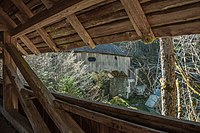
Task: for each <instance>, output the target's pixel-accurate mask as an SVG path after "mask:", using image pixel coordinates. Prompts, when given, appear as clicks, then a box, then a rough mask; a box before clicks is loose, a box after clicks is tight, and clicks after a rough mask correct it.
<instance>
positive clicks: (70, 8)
mask: <svg viewBox="0 0 200 133" xmlns="http://www.w3.org/2000/svg"><path fill="white" fill-rule="evenodd" d="M104 1H106V0H73V1H71V0H64V1H62V2H58V3H57V4H56V5H55V6H53V7H52V8H50V9H48V10H45V11H43V12H41V13H38V14H37V15H35V16H33V17H32V18H31V19H29V20H28V21H27V22H26V23H25V24H23V25H20V26H18V27H17V28H15V29H13V30H12V31H10V33H11V36H21V35H24V34H26V33H29V32H31V31H34V30H36V29H39V28H42V27H44V26H46V25H48V24H51V23H53V22H55V21H58V20H60V19H62V18H64V17H66V16H69V15H71V14H74V13H76V12H78V11H80V10H82V9H85V8H88V7H91V6H93V5H96V4H98V3H101V2H104ZM44 14H45V15H44Z"/></svg>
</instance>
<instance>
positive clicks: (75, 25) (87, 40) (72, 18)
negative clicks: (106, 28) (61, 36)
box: [67, 14, 96, 48]
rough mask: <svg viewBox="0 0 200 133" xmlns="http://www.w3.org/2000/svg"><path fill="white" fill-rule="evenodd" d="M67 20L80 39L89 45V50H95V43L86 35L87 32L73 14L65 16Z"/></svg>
mask: <svg viewBox="0 0 200 133" xmlns="http://www.w3.org/2000/svg"><path fill="white" fill-rule="evenodd" d="M67 20H68V21H69V22H70V24H71V25H72V27H73V28H74V29H75V31H76V32H77V33H78V35H79V36H80V37H81V39H82V40H83V41H84V42H85V43H86V44H89V46H90V47H91V48H95V46H96V45H95V43H94V41H93V40H92V38H91V36H90V35H89V34H88V32H87V31H86V30H85V28H84V27H83V25H82V24H81V22H80V21H79V20H78V18H77V17H76V15H75V14H72V15H69V16H67Z"/></svg>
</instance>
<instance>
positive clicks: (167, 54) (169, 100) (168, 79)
mask: <svg viewBox="0 0 200 133" xmlns="http://www.w3.org/2000/svg"><path fill="white" fill-rule="evenodd" d="M160 56H161V71H162V79H161V106H162V111H161V112H162V115H164V116H172V117H176V79H175V58H174V47H173V42H172V38H171V37H166V38H162V39H160Z"/></svg>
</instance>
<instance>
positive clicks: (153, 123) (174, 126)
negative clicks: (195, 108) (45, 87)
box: [0, 87, 200, 133]
mask: <svg viewBox="0 0 200 133" xmlns="http://www.w3.org/2000/svg"><path fill="white" fill-rule="evenodd" d="M26 88H28V89H25V90H24V91H25V92H27V93H28V94H29V95H30V96H31V95H32V94H33V93H32V92H31V90H29V89H30V88H29V87H26ZM1 89H2V88H0V90H1ZM54 96H55V97H56V99H59V100H61V101H67V102H69V103H71V104H73V105H77V106H80V107H82V108H85V109H89V110H91V111H95V112H99V113H101V114H106V115H108V116H112V117H115V118H117V119H120V120H124V121H127V122H131V123H138V124H141V125H145V126H149V127H152V128H154V129H158V130H159V131H160V132H161V131H165V132H180V133H188V132H193V133H196V132H197V133H198V132H199V130H200V124H198V123H194V122H189V121H181V120H177V119H172V118H165V117H162V116H154V115H150V114H147V113H143V112H140V113H139V112H138V111H131V110H128V109H123V108H118V107H113V106H110V105H104V104H101V103H95V102H89V101H85V100H81V99H77V98H73V97H70V96H64V95H60V94H54ZM33 102H34V104H35V106H36V107H37V109H38V111H39V113H40V114H41V116H42V118H43V119H44V121H45V123H46V124H47V126H48V127H49V130H50V131H51V132H52V133H60V131H59V130H58V128H57V127H56V126H55V124H54V122H53V121H52V119H51V118H50V117H49V115H48V113H46V111H45V110H44V109H43V106H42V105H41V104H40V103H39V101H38V100H36V99H33ZM19 112H20V113H21V114H22V115H24V116H26V115H25V113H24V112H23V110H22V107H21V105H19ZM70 115H71V116H72V117H73V119H74V120H75V121H76V122H77V123H78V125H79V126H80V127H81V128H82V129H83V130H84V131H85V132H86V133H125V132H123V131H120V130H118V129H116V127H113V128H112V127H110V126H109V125H107V124H102V123H101V122H96V121H95V120H91V119H89V118H88V117H87V116H80V115H77V114H75V113H73V110H71V111H70ZM91 115H92V114H91ZM131 132H135V131H134V130H130V133H131ZM144 132H145V131H144Z"/></svg>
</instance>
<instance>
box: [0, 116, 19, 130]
mask: <svg viewBox="0 0 200 133" xmlns="http://www.w3.org/2000/svg"><path fill="white" fill-rule="evenodd" d="M0 133H18V132H17V131H16V130H15V129H14V128H13V127H12V126H11V125H10V123H9V122H8V121H7V120H6V119H5V118H4V117H3V115H2V114H1V113H0Z"/></svg>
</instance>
